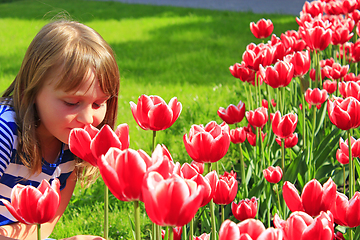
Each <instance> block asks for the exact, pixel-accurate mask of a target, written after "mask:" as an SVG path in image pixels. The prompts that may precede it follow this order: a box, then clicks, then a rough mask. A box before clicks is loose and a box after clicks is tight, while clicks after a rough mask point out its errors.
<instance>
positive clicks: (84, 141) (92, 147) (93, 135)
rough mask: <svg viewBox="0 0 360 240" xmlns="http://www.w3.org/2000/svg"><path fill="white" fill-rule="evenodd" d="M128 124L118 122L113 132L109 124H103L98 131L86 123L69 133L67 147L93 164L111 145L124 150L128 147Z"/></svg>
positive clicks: (94, 164)
mask: <svg viewBox="0 0 360 240" xmlns="http://www.w3.org/2000/svg"><path fill="white" fill-rule="evenodd" d="M129 142H130V136H129V126H128V125H127V124H126V123H124V124H120V125H119V126H118V127H117V128H116V130H115V132H114V131H113V130H112V129H111V128H110V126H109V125H104V126H103V127H102V128H101V130H100V131H99V130H98V129H97V128H95V127H93V126H91V125H87V126H86V127H85V128H84V129H82V128H74V129H72V130H71V132H70V135H69V148H70V151H71V152H72V153H74V154H75V155H76V156H78V157H79V158H81V159H82V160H84V161H87V162H89V163H90V164H91V165H93V166H97V161H98V159H99V158H100V156H101V155H105V154H106V152H107V151H108V150H109V148H111V147H115V148H119V149H121V150H124V149H126V148H128V147H129Z"/></svg>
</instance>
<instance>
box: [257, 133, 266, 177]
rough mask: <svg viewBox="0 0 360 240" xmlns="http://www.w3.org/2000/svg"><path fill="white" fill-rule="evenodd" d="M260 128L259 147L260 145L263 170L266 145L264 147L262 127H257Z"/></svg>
mask: <svg viewBox="0 0 360 240" xmlns="http://www.w3.org/2000/svg"><path fill="white" fill-rule="evenodd" d="M257 129H258V135H259V147H260V158H261V160H260V161H261V171H262V170H263V169H264V165H265V164H264V161H265V159H264V158H265V156H264V147H263V142H262V136H261V128H257Z"/></svg>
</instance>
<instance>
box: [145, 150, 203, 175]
mask: <svg viewBox="0 0 360 240" xmlns="http://www.w3.org/2000/svg"><path fill="white" fill-rule="evenodd" d="M138 153H139V154H140V156H141V158H142V159H144V161H145V163H146V167H147V172H158V173H159V174H160V175H161V176H162V177H163V178H164V179H167V178H169V177H170V176H172V175H173V174H174V173H177V174H178V175H179V174H181V173H180V163H179V162H177V163H174V161H173V159H172V157H171V155H170V152H169V151H168V150H167V148H166V147H165V145H157V146H156V148H155V150H154V152H153V153H152V155H151V158H150V157H149V155H147V153H145V152H144V151H143V150H141V149H140V150H138ZM195 171H196V170H195V169H194V172H195Z"/></svg>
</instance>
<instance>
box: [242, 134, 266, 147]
mask: <svg viewBox="0 0 360 240" xmlns="http://www.w3.org/2000/svg"><path fill="white" fill-rule="evenodd" d="M265 136H266V133H263V132H262V131H261V140H262V141H264V139H265ZM246 139H247V140H248V142H249V144H250V145H251V146H253V147H255V146H256V134H255V133H253V132H251V131H250V132H247V134H246Z"/></svg>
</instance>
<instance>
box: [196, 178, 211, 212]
mask: <svg viewBox="0 0 360 240" xmlns="http://www.w3.org/2000/svg"><path fill="white" fill-rule="evenodd" d="M208 175H209V176H208ZM210 175H212V172H210V173H208V174H206V176H205V177H203V176H202V175H201V174H198V175H196V176H194V177H192V178H191V180H193V181H194V182H196V183H197V185H198V186H202V188H201V190H200V194H201V195H202V196H203V200H202V202H201V204H200V207H204V206H205V205H207V204H208V203H209V202H210V201H211V199H212V198H213V189H212V187H211V185H210V181H209V179H211V177H210Z"/></svg>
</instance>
